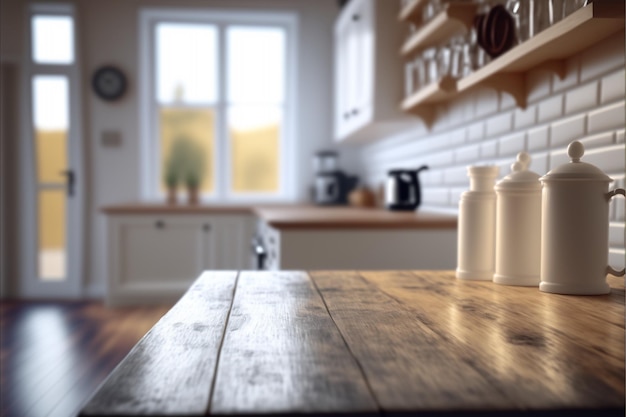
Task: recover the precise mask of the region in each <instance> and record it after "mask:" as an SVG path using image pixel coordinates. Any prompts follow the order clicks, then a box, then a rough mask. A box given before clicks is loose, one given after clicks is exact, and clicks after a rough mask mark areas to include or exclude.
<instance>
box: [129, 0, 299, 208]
mask: <svg viewBox="0 0 626 417" xmlns="http://www.w3.org/2000/svg"><path fill="white" fill-rule="evenodd" d="M162 22H167V23H190V24H193V23H196V24H198V23H202V24H210V25H215V26H216V27H217V29H218V57H219V58H218V59H219V62H218V70H217V86H218V98H217V102H216V103H215V109H216V115H217V123H216V130H217V132H216V133H217V134H216V142H215V158H214V162H215V163H214V167H211V168H212V169H214V170H215V171H214V179H215V180H214V181H215V182H214V184H215V188H214V192H213V193H212V194H210V195H203V196H202V197H201V198H202V201H205V202H213V203H221V202H224V203H226V202H241V203H245V202H280V201H285V202H287V201H295V199H296V180H295V179H296V178H297V175H298V172H297V164H296V159H297V158H296V155H297V148H296V141H295V132H296V124H297V121H296V115H297V109H296V102H297V100H296V97H295V94H296V88H295V86H296V74H297V67H296V65H297V59H296V53H297V47H296V41H297V24H298V20H297V15H296V14H295V13H293V12H286V11H271V12H268V11H252V10H246V11H235V10H217V9H187V8H185V9H171V8H145V9H142V10H140V12H139V30H140V36H139V42H140V45H139V51H141V52H140V53H141V56H140V65H139V76H138V77H137V79H138V80H139V86H138V87H139V115H140V137H141V150H142V152H141V160H140V161H139V163H140V167H141V184H140V189H141V197H142V198H143V199H144V200H149V201H150V200H156V201H163V199H164V198H165V197H164V195H163V194H162V193H161V192H160V191H159V188H160V187H159V186H160V181H161V167H160V166H159V161H160V158H159V156H160V153H159V142H158V138H157V137H156V136H157V135H158V120H157V110H158V106H159V105H158V103H157V93H156V83H155V73H156V71H155V68H154V62H155V59H154V57H155V46H154V43H155V36H154V34H155V28H156V25H157V24H158V23H162ZM235 25H243V26H269V27H281V28H283V29H284V30H285V34H286V50H285V52H286V59H285V66H286V68H285V76H286V79H285V99H284V102H283V109H284V113H283V115H284V119H283V121H282V123H283V124H282V128H281V138H280V148H279V152H280V157H279V161H280V162H279V163H280V164H281V166H280V167H279V191H278V192H277V193H246V194H244V193H236V194H235V193H232V192H229V190H230V186H231V183H230V181H231V178H230V166H229V160H230V159H229V155H230V149H228V147H229V144H230V140H229V138H228V134H227V131H226V129H227V120H226V117H227V111H226V110H227V108H228V105H229V103H228V102H227V100H226V86H227V85H228V84H227V81H228V79H227V77H228V73H227V71H226V48H225V46H226V41H225V33H226V31H225V28H226V27H227V26H235Z"/></svg>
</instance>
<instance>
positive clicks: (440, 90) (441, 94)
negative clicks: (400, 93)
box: [401, 75, 456, 112]
mask: <svg viewBox="0 0 626 417" xmlns="http://www.w3.org/2000/svg"><path fill="white" fill-rule="evenodd" d="M454 94H456V80H455V79H454V78H452V77H450V76H447V75H446V76H445V77H443V78H442V79H441V80H439V81H437V82H435V83H431V84H429V85H427V86H425V87H424V88H420V89H419V90H417V91H416V92H415V93H413V94H411V95H410V96H408V97H407V98H405V99H404V100H403V101H402V104H401V108H402V110H404V111H406V112H410V111H413V110H415V109H416V108H417V107H418V106H420V105H424V104H432V103H437V102H440V101H444V100H447V99H449V98H450V97H451V96H452V95H454Z"/></svg>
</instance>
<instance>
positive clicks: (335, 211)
mask: <svg viewBox="0 0 626 417" xmlns="http://www.w3.org/2000/svg"><path fill="white" fill-rule="evenodd" d="M102 211H103V212H104V213H105V214H108V215H112V214H123V215H127V214H139V215H141V214H157V215H158V214H248V213H250V214H255V215H257V216H258V217H259V218H260V219H262V220H264V221H265V222H267V224H269V225H270V226H272V227H275V228H277V229H281V230H282V229H454V228H456V225H457V219H456V216H452V215H445V214H437V213H430V212H424V211H419V210H418V211H417V212H412V211H411V212H400V211H388V210H384V209H380V208H360V207H350V206H328V207H324V206H314V205H304V204H301V205H299V204H292V205H287V204H279V205H209V204H200V205H196V206H194V205H188V204H177V205H167V204H159V203H154V204H150V203H131V204H122V205H113V206H107V207H104V208H102Z"/></svg>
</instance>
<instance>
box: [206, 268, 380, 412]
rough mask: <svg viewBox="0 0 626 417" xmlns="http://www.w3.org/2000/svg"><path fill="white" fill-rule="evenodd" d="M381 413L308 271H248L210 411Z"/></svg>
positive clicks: (243, 275)
mask: <svg viewBox="0 0 626 417" xmlns="http://www.w3.org/2000/svg"><path fill="white" fill-rule="evenodd" d="M377 411H378V407H377V405H376V402H375V400H374V399H373V398H372V396H371V394H370V392H369V390H368V387H367V384H366V382H365V380H364V377H363V375H362V373H361V371H360V369H359V367H358V365H357V363H356V361H355V360H354V358H353V357H352V355H351V354H350V352H349V351H348V349H347V347H346V345H345V342H344V340H343V339H342V337H341V335H340V333H339V331H338V330H337V328H336V326H335V325H334V323H333V321H332V319H331V318H330V316H329V314H328V312H327V310H326V308H325V306H324V303H323V301H322V299H321V297H320V295H319V294H318V293H317V291H316V290H315V287H314V286H313V284H312V282H311V281H310V279H309V277H308V276H307V274H306V273H304V272H288V271H284V272H242V273H241V274H240V277H239V281H238V284H237V291H236V293H235V299H234V302H233V307H232V311H231V315H230V318H229V321H228V327H227V329H226V333H225V336H224V342H223V346H222V351H221V355H220V361H219V366H218V371H217V377H216V382H215V388H214V396H213V398H212V401H211V406H210V413H211V414H276V413H296V414H298V413H355V412H356V413H377Z"/></svg>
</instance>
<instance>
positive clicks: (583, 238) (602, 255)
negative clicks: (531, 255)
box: [539, 141, 624, 295]
mask: <svg viewBox="0 0 626 417" xmlns="http://www.w3.org/2000/svg"><path fill="white" fill-rule="evenodd" d="M568 154H569V156H570V158H571V162H569V163H568V164H564V165H561V166H560V167H557V168H555V169H554V170H552V171H550V172H549V173H548V174H546V175H545V176H543V177H542V178H541V179H540V180H541V182H542V183H543V190H542V228H541V239H542V251H541V283H540V285H539V289H540V290H541V291H544V292H550V293H558V294H577V295H595V294H608V293H609V292H610V291H611V289H610V287H609V285H608V284H607V282H606V275H607V273H610V274H613V275H617V276H623V275H624V270H623V269H622V270H621V271H616V270H615V269H613V268H611V267H610V266H607V264H608V252H609V247H608V246H609V243H608V241H609V201H610V199H611V198H612V197H614V196H616V195H618V194H621V195H622V196H623V195H624V190H623V189H621V188H618V189H615V190H612V191H609V190H608V185H609V183H610V182H611V178H609V177H608V176H607V175H605V174H604V173H603V172H602V171H600V170H599V169H598V168H597V167H595V166H593V165H591V164H587V163H585V162H582V161H580V158H581V157H582V156H583V154H584V147H583V145H582V144H581V143H580V142H577V141H575V142H572V143H571V144H570V146H569V147H568Z"/></svg>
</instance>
